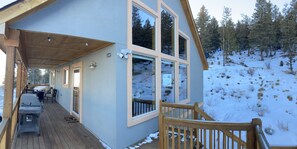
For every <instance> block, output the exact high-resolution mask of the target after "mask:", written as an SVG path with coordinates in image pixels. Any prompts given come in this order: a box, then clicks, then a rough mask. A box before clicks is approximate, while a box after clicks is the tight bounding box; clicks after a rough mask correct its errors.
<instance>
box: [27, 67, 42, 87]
mask: <svg viewBox="0 0 297 149" xmlns="http://www.w3.org/2000/svg"><path fill="white" fill-rule="evenodd" d="M41 79H42V75H41V70H40V69H38V68H31V69H29V71H28V80H29V82H30V83H31V84H41Z"/></svg>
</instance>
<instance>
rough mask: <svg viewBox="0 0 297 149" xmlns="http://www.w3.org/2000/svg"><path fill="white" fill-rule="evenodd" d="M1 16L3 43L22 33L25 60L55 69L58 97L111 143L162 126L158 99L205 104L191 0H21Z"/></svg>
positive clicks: (0, 12) (127, 141)
mask: <svg viewBox="0 0 297 149" xmlns="http://www.w3.org/2000/svg"><path fill="white" fill-rule="evenodd" d="M0 21H1V22H0V26H1V27H0V29H1V30H0V34H2V39H1V40H0V43H1V44H0V48H1V49H5V43H4V40H5V38H10V37H5V35H6V34H9V33H10V32H18V33H19V34H18V35H19V38H18V40H19V43H18V44H17V47H18V48H17V50H18V51H19V53H20V57H21V58H22V59H21V60H22V62H23V63H24V65H25V66H26V67H27V68H47V69H50V70H51V75H50V85H51V86H52V87H53V88H56V89H57V90H58V95H57V102H58V103H59V104H60V105H61V106H62V107H63V108H65V109H66V110H67V111H68V112H69V114H71V115H73V116H74V117H76V118H77V119H78V121H79V123H81V124H82V125H83V126H84V127H85V128H87V129H88V130H89V131H90V132H91V133H92V134H94V135H95V136H96V137H98V139H100V140H102V141H103V142H104V143H106V144H107V145H108V146H110V147H111V148H124V147H127V146H129V145H131V144H133V143H135V142H137V141H140V140H141V139H143V138H145V137H146V136H147V135H148V134H150V133H152V132H156V131H158V118H157V116H158V103H159V101H160V100H162V101H165V102H171V103H193V102H202V99H203V70H204V69H207V67H208V66H207V62H206V59H205V57H204V53H203V50H202V47H201V43H200V39H199V36H198V33H197V31H196V27H195V23H194V21H193V16H192V13H191V10H190V6H189V2H188V0H127V1H126V0H108V1H106V0H84V1H82V0H36V1H17V2H15V3H13V4H11V5H9V6H7V7H4V8H1V10H0ZM11 38H12V37H11ZM7 45H9V43H8V42H7V43H6V46H7ZM1 46H2V47H1ZM11 46H14V45H13V42H11ZM15 46H16V45H15ZM4 51H5V50H4ZM6 51H7V49H6Z"/></svg>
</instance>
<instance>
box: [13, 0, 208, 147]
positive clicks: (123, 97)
mask: <svg viewBox="0 0 297 149" xmlns="http://www.w3.org/2000/svg"><path fill="white" fill-rule="evenodd" d="M140 1H141V2H143V3H145V4H147V6H149V7H150V8H152V9H153V10H157V0H154V1H152V0H140ZM163 1H164V2H165V3H166V4H167V5H168V6H169V7H170V8H171V9H173V10H174V12H175V13H176V14H177V15H178V16H179V29H180V30H181V31H182V32H183V33H185V34H186V35H187V36H189V37H190V61H191V66H190V70H191V72H190V76H191V77H190V80H189V82H190V85H191V94H190V99H191V102H196V101H202V95H203V92H202V91H203V89H202V87H203V81H202V78H203V71H202V70H203V69H202V63H201V60H200V58H199V54H198V51H197V49H196V45H195V42H194V40H193V35H192V34H191V31H190V28H189V26H188V23H187V20H186V17H185V14H184V12H183V9H182V6H181V4H180V0H163ZM127 20H128V18H127V1H125V0H123V1H119V0H108V1H106V0H88V1H87V2H86V1H82V0H56V2H55V3H54V4H52V5H50V6H48V7H46V8H44V9H42V10H40V11H38V12H37V13H34V14H32V15H30V16H28V17H26V18H24V19H22V20H20V21H18V22H16V23H15V24H13V25H12V27H13V28H16V29H22V30H29V31H39V32H49V33H57V34H64V35H73V36H79V37H86V38H92V39H98V40H104V41H110V42H114V43H115V44H114V45H112V46H109V47H107V48H104V49H101V50H99V51H97V52H94V53H91V54H89V55H87V56H85V57H83V58H80V59H77V60H74V61H73V62H71V63H69V64H67V65H64V66H71V65H72V64H74V63H76V62H79V61H82V62H83V119H82V123H83V124H84V126H85V127H86V128H88V129H89V130H90V131H92V132H93V133H94V134H95V135H96V136H98V137H99V138H100V139H101V140H102V141H103V142H105V143H107V144H108V145H109V146H110V147H112V148H124V147H127V146H128V145H131V144H132V143H135V142H137V141H139V140H141V139H143V138H145V137H146V136H147V135H148V134H149V133H152V132H155V131H157V130H158V119H157V118H153V119H151V120H148V121H145V122H143V123H141V124H138V125H135V126H132V127H128V126H127V60H126V59H121V58H119V57H118V56H117V55H116V54H117V53H118V52H120V51H121V49H126V48H127ZM107 53H111V54H112V56H111V57H110V58H107V57H106V54H107ZM130 58H131V57H130ZM91 61H96V62H97V65H98V66H97V68H96V69H95V70H93V71H91V70H90V69H89V68H88V65H89V63H90V62H91ZM64 66H61V67H60V68H59V69H60V72H59V73H56V88H58V90H59V92H60V94H59V98H58V102H59V103H60V104H61V105H62V106H63V107H64V108H65V109H67V110H68V111H69V110H70V98H71V89H70V87H69V88H64V87H62V86H63V85H62V78H63V77H62V75H63V71H62V70H63V67H64ZM69 72H70V74H71V72H72V69H71V67H70V71H69ZM69 81H70V84H71V81H72V80H71V75H70V80H69ZM70 86H71V85H70Z"/></svg>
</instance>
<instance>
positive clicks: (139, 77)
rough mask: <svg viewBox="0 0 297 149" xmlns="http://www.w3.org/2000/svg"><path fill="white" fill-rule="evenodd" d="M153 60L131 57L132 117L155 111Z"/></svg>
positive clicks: (137, 56)
mask: <svg viewBox="0 0 297 149" xmlns="http://www.w3.org/2000/svg"><path fill="white" fill-rule="evenodd" d="M155 80H156V75H155V59H153V58H149V57H145V56H139V55H133V58H132V96H133V97H132V99H133V100H132V116H133V117H134V116H138V115H141V114H144V113H148V112H150V111H153V110H156V100H155V99H156V95H155V90H156V85H155V82H156V81H155Z"/></svg>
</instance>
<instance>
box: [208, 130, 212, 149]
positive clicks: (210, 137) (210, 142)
mask: <svg viewBox="0 0 297 149" xmlns="http://www.w3.org/2000/svg"><path fill="white" fill-rule="evenodd" d="M208 136H209V148H210V149H212V130H211V129H210V130H208Z"/></svg>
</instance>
